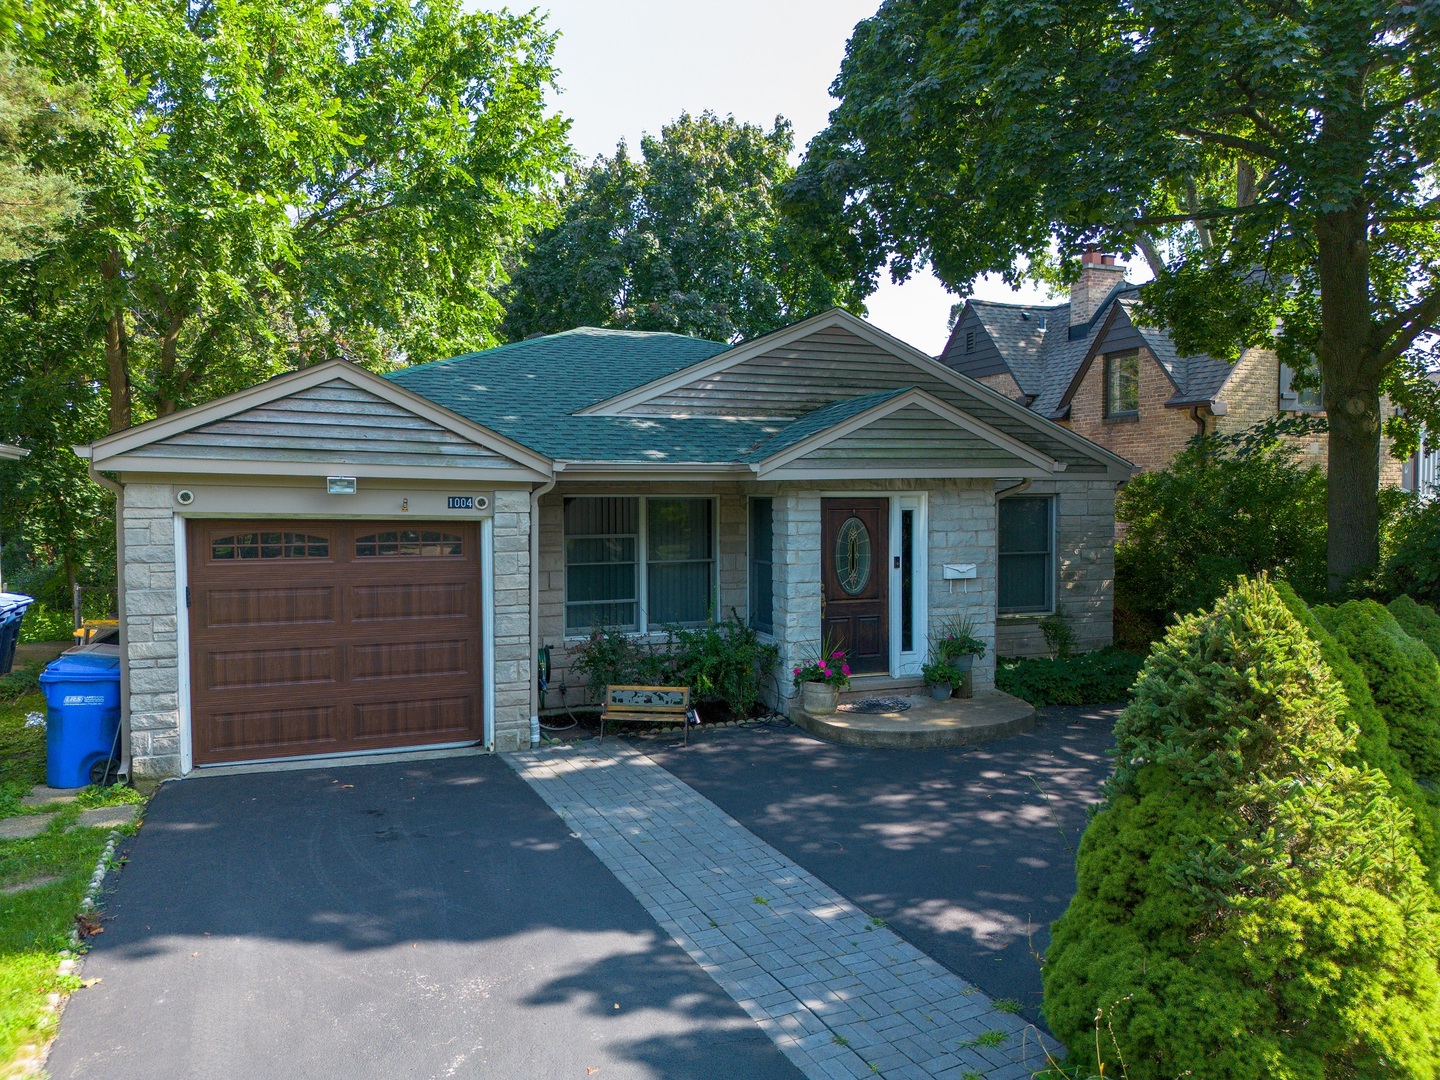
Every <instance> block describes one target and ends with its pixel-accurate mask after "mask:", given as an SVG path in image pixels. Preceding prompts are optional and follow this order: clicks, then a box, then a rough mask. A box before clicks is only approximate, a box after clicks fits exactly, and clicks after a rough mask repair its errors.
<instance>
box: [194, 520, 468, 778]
mask: <svg viewBox="0 0 1440 1080" xmlns="http://www.w3.org/2000/svg"><path fill="white" fill-rule="evenodd" d="M227 516H231V515H227ZM269 516H271V517H272V518H273V517H275V516H277V515H269ZM284 516H285V517H287V518H288V517H290V515H284ZM199 517H200V515H196V518H197V520H198V519H199ZM314 519H315V515H313V514H312V515H295V516H294V517H293V520H295V521H305V520H314ZM188 520H190V518H189V517H187V516H186V515H184V514H176V515H175V516H174V522H175V642H176V649H177V650H178V651H179V654H180V655H179V657H178V658H177V659H178V663H179V667H178V672H177V682H176V693H177V697H178V700H177V701H176V706H177V711H178V713H179V720H180V775H181V776H188V775H189V774H190V773H192V772H194V770H195V756H194V734H193V731H192V728H191V710H190V612H189V611H188V610H187V607H188V605H187V604H186V602H185V601H186V597H187V595H188V594H189V589H190V567H189V545H188V543H187V537H186V533H185V530H186V525H185V523H186V522H187V521H188ZM345 520H356V521H359V520H363V519H362V518H359V517H357V518H354V519H349V518H347V519H345ZM479 524H480V639H481V640H480V708H481V713H482V722H483V725H484V734H483V739H484V744H485V749H486V750H487V751H491V752H493V751H494V749H495V519H494V518H493V517H483V518H481V519H480V521H479ZM469 745H471V744H469V743H444V744H441V745H438V746H423V747H418V748H417V749H421V750H444V749H447V748H451V749H453V748H454V747H457V746H469ZM404 752H405V751H404V750H403V749H396V750H379V751H376V750H349V751H345V752H342V753H338V754H318V755H313V756H309V757H291V758H283V759H277V760H283V761H285V762H296V761H323V760H325V759H327V758H344V757H381V756H386V755H390V754H397V753H404Z"/></svg>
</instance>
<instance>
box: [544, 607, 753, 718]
mask: <svg viewBox="0 0 1440 1080" xmlns="http://www.w3.org/2000/svg"><path fill="white" fill-rule="evenodd" d="M572 654H573V656H574V657H575V659H574V665H573V666H574V668H575V670H576V671H577V672H579V673H580V674H581V675H583V676H585V679H586V682H587V685H588V686H589V689H590V697H591V699H592V700H594V701H599V700H601V699H603V698H604V696H605V688H606V687H607V686H626V685H639V686H688V687H690V689H691V697H692V699H693V700H694V701H695V702H696V703H697V704H699V705H705V704H709V705H711V706H712V707H713V706H715V705H721V706H723V707H724V708H725V709H726V710H727V711H728V712H729V713H730V714H731V715H732V716H736V717H744V716H749V715H750V714H751V713H752V712H753V711H754V710H755V705H756V703H757V702H758V701H759V700H760V690H761V687H762V685H763V682H764V680H765V679H767V678H770V677H771V676H772V674H773V672H774V670H775V666H776V664H778V663H779V661H780V650H779V649H778V648H777V647H776V646H774V645H769V644H766V643H764V642H762V641H761V640H760V636H759V635H758V634H757V633H756V632H755V631H754V630H751V629H750V628H749V627H748V626H746V625H745V624H744V623H743V622H741V621H740V617H739V615H737V614H736V613H734V612H731V615H730V618H728V619H726V620H725V621H724V622H722V623H717V624H715V625H712V626H703V627H696V628H694V629H681V628H675V629H671V630H668V631H667V632H666V636H665V640H664V641H642V640H640V639H638V638H636V637H634V636H632V635H630V634H626V633H624V632H622V631H619V630H610V629H604V628H597V629H595V630H592V631H591V633H590V636H589V638H587V639H586V640H585V642H584V643H583V644H581V645H577V646H575V647H574V648H573V649H572Z"/></svg>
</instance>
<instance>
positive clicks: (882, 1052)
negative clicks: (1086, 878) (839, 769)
mask: <svg viewBox="0 0 1440 1080" xmlns="http://www.w3.org/2000/svg"><path fill="white" fill-rule="evenodd" d="M506 760H507V761H508V762H509V763H510V765H511V767H512V768H514V769H515V771H516V772H517V773H519V774H520V776H521V777H522V778H524V780H525V781H526V782H527V783H528V784H529V785H530V786H531V787H532V788H534V789H535V790H536V791H537V792H538V793H539V794H540V796H541V798H543V799H544V800H545V801H546V802H547V803H548V804H549V805H550V806H551V808H552V809H554V810H555V812H556V813H557V814H559V815H560V816H561V817H562V818H564V819H565V820H566V821H567V822H569V823H570V826H571V829H572V830H573V831H574V832H575V833H576V834H577V835H578V836H579V837H580V838H581V839H582V840H583V841H584V842H585V844H586V846H588V847H589V848H590V850H592V851H593V852H595V854H596V855H598V856H599V857H600V859H601V860H602V861H603V862H604V863H605V865H606V866H607V867H609V868H610V870H611V871H612V872H613V873H614V874H615V876H616V877H617V878H619V880H620V881H621V882H623V883H624V885H625V887H626V888H628V889H629V890H630V891H631V892H632V893H633V894H634V895H635V897H636V898H637V899H638V900H639V901H640V902H641V903H642V904H643V905H644V906H645V907H646V909H647V910H648V911H649V912H650V914H651V916H652V917H654V919H655V921H656V922H658V923H659V924H660V925H661V927H663V928H664V929H665V931H666V932H667V933H668V934H670V936H671V937H673V938H674V939H675V941H676V942H678V943H679V944H680V946H681V947H682V948H684V949H685V950H686V952H688V953H689V954H690V955H691V956H692V957H693V958H694V959H695V961H696V962H697V963H698V964H699V965H700V966H701V967H703V968H704V969H705V970H706V971H708V972H709V973H710V974H711V976H713V977H714V979H715V981H716V982H718V983H719V984H720V985H721V986H722V987H724V988H725V990H726V992H728V993H729V994H730V995H731V996H732V997H733V998H734V999H735V1000H736V1001H737V1002H739V1003H740V1005H741V1007H743V1008H744V1009H745V1011H746V1012H748V1013H749V1014H750V1015H751V1016H752V1017H753V1018H754V1019H755V1021H756V1023H758V1024H759V1025H760V1027H761V1028H762V1029H763V1030H764V1031H765V1032H766V1034H768V1035H769V1036H770V1038H771V1039H773V1040H774V1041H775V1043H776V1045H777V1046H779V1047H780V1049H781V1050H782V1051H783V1052H784V1053H785V1055H786V1056H787V1057H788V1058H789V1059H790V1060H791V1061H793V1062H794V1063H795V1065H796V1066H797V1067H798V1068H800V1069H801V1071H803V1072H804V1073H805V1075H806V1076H808V1077H811V1078H813V1080H834V1078H842V1077H869V1076H875V1075H881V1076H887V1077H943V1078H944V1080H976V1078H979V1077H984V1078H985V1080H1024V1078H1028V1077H1029V1076H1030V1075H1031V1074H1032V1073H1033V1072H1034V1071H1035V1070H1036V1069H1039V1068H1042V1067H1044V1065H1045V1064H1046V1063H1047V1062H1046V1047H1047V1046H1048V1047H1050V1048H1051V1049H1052V1050H1053V1049H1054V1047H1053V1043H1051V1042H1050V1041H1049V1040H1048V1039H1047V1038H1045V1037H1043V1036H1041V1035H1040V1034H1039V1032H1038V1031H1037V1030H1036V1029H1035V1028H1034V1027H1033V1026H1029V1025H1027V1024H1026V1023H1025V1022H1024V1021H1023V1020H1022V1019H1020V1018H1019V1017H1017V1016H1013V1015H1011V1014H1010V1013H1007V1012H1004V1011H1001V1010H1000V1009H997V1008H996V1007H995V1003H994V1002H992V1001H991V1000H990V999H989V998H988V997H986V996H985V995H984V994H983V993H981V992H980V991H979V990H978V989H977V988H975V987H974V986H971V985H970V984H969V983H967V982H966V981H965V980H964V979H961V978H960V977H959V976H957V975H955V974H953V973H951V972H950V971H948V970H947V969H945V968H944V967H942V966H941V965H940V964H938V963H936V962H935V961H934V960H932V959H930V957H928V956H926V955H925V954H924V953H922V952H920V951H919V950H918V949H916V948H915V947H914V946H912V945H910V944H909V943H908V942H906V941H905V940H903V939H902V938H900V937H898V936H897V935H895V934H894V933H892V932H891V931H889V930H887V929H886V928H885V926H884V924H883V923H881V922H880V921H879V920H876V919H871V918H869V917H867V916H866V914H865V913H864V912H863V911H861V910H860V909H859V908H857V907H856V906H855V905H854V904H852V903H850V901H848V900H846V899H845V898H844V897H843V896H841V895H840V894H839V893H837V892H835V890H833V889H831V888H830V887H829V886H828V885H826V884H825V883H824V882H822V881H820V880H819V879H818V878H816V877H813V876H812V875H810V874H808V873H806V872H805V871H804V870H803V869H801V868H800V867H799V866H797V865H796V864H795V863H793V862H791V861H790V860H789V859H787V858H786V857H785V856H784V855H782V854H780V852H778V851H776V850H775V849H774V848H772V847H770V846H769V845H768V844H766V843H764V842H763V841H762V840H760V839H759V838H758V837H756V836H755V835H754V834H752V833H751V832H749V831H748V830H746V829H745V828H744V827H743V826H742V825H741V824H740V823H739V822H738V821H736V820H735V819H734V818H732V817H730V816H729V815H727V814H725V813H724V812H723V811H722V810H721V809H720V808H719V807H717V806H716V805H715V804H714V803H712V802H710V801H709V800H708V799H706V798H704V797H703V796H702V795H700V794H699V793H698V792H696V791H695V790H694V789H693V788H691V787H689V786H688V785H687V784H685V783H683V782H681V781H680V780H678V779H677V778H676V777H674V776H672V775H671V774H670V773H668V772H666V771H665V769H663V768H661V767H660V766H659V765H657V764H656V763H655V762H654V761H652V760H651V759H650V758H648V757H646V756H645V755H644V754H642V753H640V752H639V751H637V750H635V749H633V748H631V747H629V746H626V745H624V744H614V745H607V746H597V745H595V744H594V743H584V744H581V745H579V746H578V747H577V746H576V745H575V744H571V746H569V747H565V748H557V749H545V750H535V751H529V752H525V753H520V754H510V755H506ZM1057 1056H1058V1054H1057Z"/></svg>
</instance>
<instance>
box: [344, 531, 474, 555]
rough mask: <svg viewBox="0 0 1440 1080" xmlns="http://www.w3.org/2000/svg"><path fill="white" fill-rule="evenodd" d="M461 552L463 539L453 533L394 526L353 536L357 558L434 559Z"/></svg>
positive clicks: (462, 551) (463, 550) (460, 553)
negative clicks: (389, 528)
mask: <svg viewBox="0 0 1440 1080" xmlns="http://www.w3.org/2000/svg"><path fill="white" fill-rule="evenodd" d="M464 554H465V545H464V542H463V541H462V539H461V538H460V537H459V536H458V535H456V534H454V533H445V532H437V531H433V530H422V529H396V530H392V531H389V532H375V533H370V534H368V535H366V536H357V537H356V538H355V557H356V558H357V559H390V558H401V559H435V558H445V557H449V556H464Z"/></svg>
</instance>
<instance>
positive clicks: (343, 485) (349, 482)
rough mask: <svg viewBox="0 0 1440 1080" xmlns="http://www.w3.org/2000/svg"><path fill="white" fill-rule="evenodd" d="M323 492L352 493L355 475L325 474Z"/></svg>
mask: <svg viewBox="0 0 1440 1080" xmlns="http://www.w3.org/2000/svg"><path fill="white" fill-rule="evenodd" d="M325 493H326V494H327V495H354V494H355V477H353V476H327V477H326V478H325Z"/></svg>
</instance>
